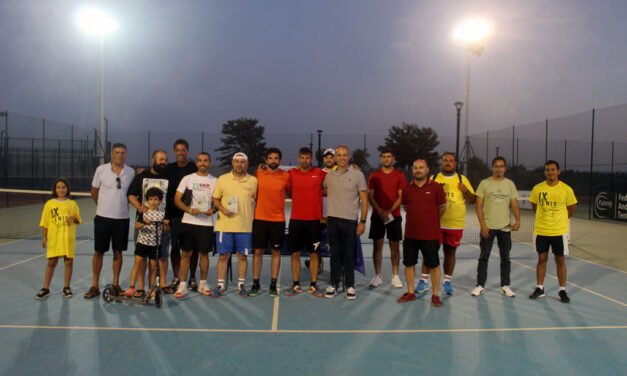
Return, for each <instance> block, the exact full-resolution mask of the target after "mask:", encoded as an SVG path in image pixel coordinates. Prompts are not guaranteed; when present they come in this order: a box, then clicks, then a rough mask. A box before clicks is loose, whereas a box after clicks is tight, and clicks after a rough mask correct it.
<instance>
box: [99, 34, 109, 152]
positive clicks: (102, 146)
mask: <svg viewBox="0 0 627 376" xmlns="http://www.w3.org/2000/svg"><path fill="white" fill-rule="evenodd" d="M105 132H106V130H105V115H104V36H103V35H102V34H101V35H100V134H99V136H100V142H99V145H100V164H104V163H105V148H106V142H107V141H106V140H105Z"/></svg>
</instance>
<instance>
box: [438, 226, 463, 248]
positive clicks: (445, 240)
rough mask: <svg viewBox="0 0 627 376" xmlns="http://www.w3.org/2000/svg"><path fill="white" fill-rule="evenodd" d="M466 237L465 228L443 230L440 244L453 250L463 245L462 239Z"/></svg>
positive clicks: (441, 230)
mask: <svg viewBox="0 0 627 376" xmlns="http://www.w3.org/2000/svg"><path fill="white" fill-rule="evenodd" d="M463 237H464V229H463V228H442V229H440V244H443V245H444V246H445V247H444V248H445V249H446V246H448V247H451V248H458V247H459V246H460V245H462V238H463Z"/></svg>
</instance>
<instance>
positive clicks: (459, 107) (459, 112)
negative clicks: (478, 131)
mask: <svg viewBox="0 0 627 376" xmlns="http://www.w3.org/2000/svg"><path fill="white" fill-rule="evenodd" d="M463 106H464V102H455V109H456V110H457V136H456V137H455V160H456V161H457V162H459V125H460V119H461V116H462V107H463Z"/></svg>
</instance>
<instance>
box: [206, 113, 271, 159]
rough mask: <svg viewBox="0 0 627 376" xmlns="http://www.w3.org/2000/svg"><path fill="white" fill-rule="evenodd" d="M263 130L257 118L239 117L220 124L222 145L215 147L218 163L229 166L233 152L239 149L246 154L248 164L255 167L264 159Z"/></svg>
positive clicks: (264, 143)
mask: <svg viewBox="0 0 627 376" xmlns="http://www.w3.org/2000/svg"><path fill="white" fill-rule="evenodd" d="M264 131H265V128H264V127H262V126H260V125H259V120H257V119H247V118H239V119H235V120H229V121H227V122H226V123H224V124H222V134H223V135H224V137H222V138H221V139H220V141H222V146H220V147H219V148H217V149H216V151H217V152H219V153H220V156H219V157H218V161H220V165H221V166H222V167H227V168H228V167H230V166H231V160H232V159H233V154H235V153H237V152H240V151H241V152H243V153H246V155H247V156H248V166H249V167H250V168H257V165H258V164H259V163H263V161H264V159H265V153H266V142H265V137H264Z"/></svg>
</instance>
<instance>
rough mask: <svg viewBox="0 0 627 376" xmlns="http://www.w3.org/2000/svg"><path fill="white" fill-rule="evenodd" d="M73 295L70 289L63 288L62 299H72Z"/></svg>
mask: <svg viewBox="0 0 627 376" xmlns="http://www.w3.org/2000/svg"><path fill="white" fill-rule="evenodd" d="M73 296H74V294H72V289H71V288H69V287H64V288H63V297H64V298H66V299H70V298H71V297H73Z"/></svg>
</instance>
